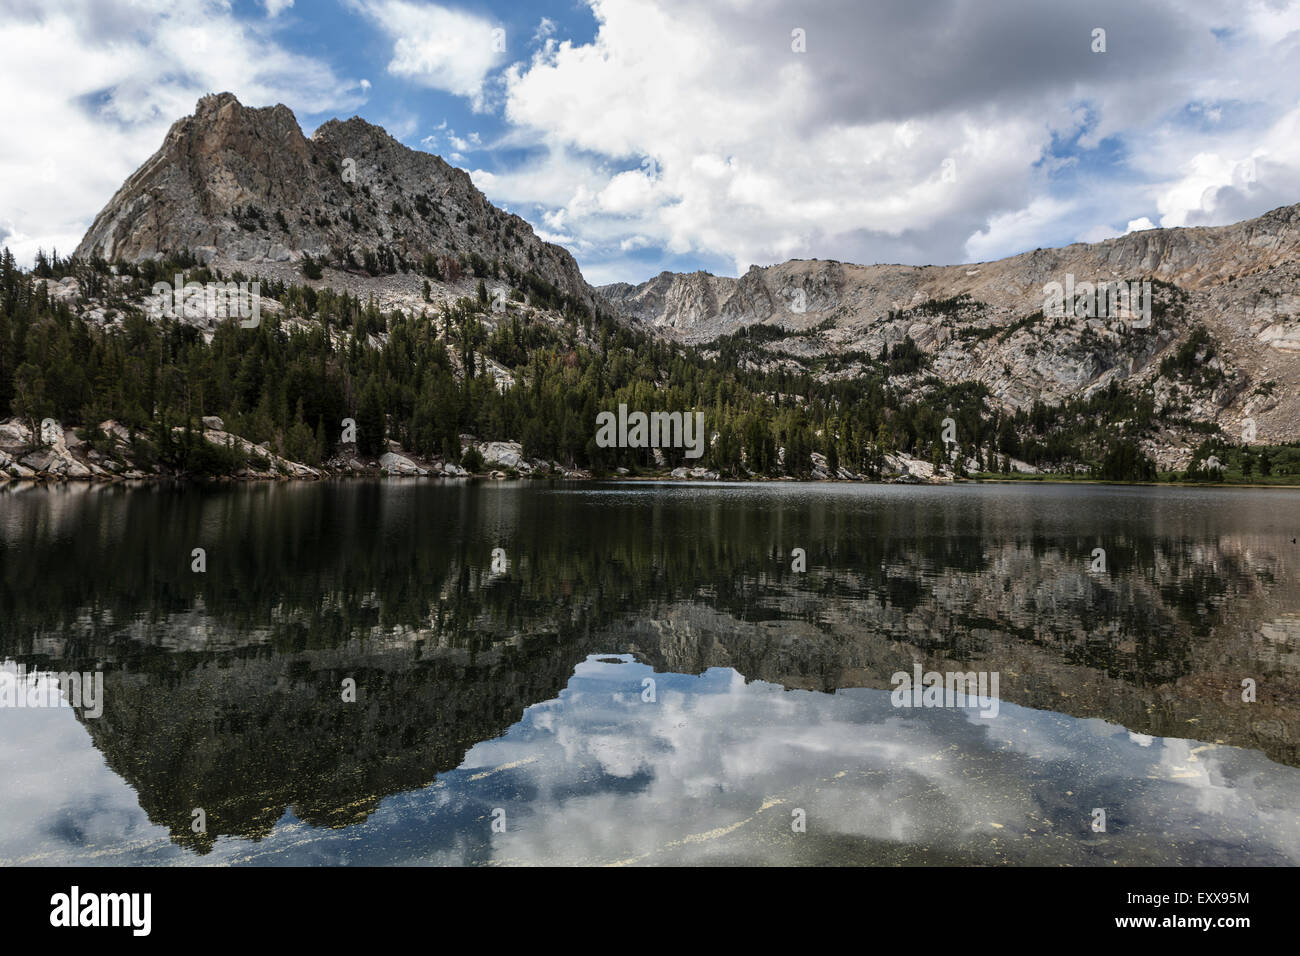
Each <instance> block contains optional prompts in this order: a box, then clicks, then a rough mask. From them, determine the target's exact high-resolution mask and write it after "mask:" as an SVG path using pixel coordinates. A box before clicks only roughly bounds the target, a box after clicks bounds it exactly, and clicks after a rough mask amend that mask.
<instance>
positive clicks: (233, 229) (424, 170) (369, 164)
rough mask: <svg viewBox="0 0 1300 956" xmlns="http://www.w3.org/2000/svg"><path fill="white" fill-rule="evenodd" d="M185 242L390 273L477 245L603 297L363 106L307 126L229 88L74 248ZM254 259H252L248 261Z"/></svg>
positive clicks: (549, 248)
mask: <svg viewBox="0 0 1300 956" xmlns="http://www.w3.org/2000/svg"><path fill="white" fill-rule="evenodd" d="M179 249H190V250H193V251H194V252H195V253H196V255H198V256H199V258H200V259H201V260H203V261H207V262H211V261H217V262H226V263H236V264H238V263H256V262H288V261H294V260H297V259H300V258H302V257H303V256H305V255H309V256H312V257H313V258H317V259H321V260H323V261H324V262H325V264H327V265H334V266H337V267H339V268H358V269H359V268H361V264H362V263H367V262H372V261H378V262H380V263H383V264H384V267H385V268H387V269H388V270H389V271H392V270H394V269H398V268H401V267H402V266H404V265H405V264H414V263H419V262H420V261H421V260H422V259H423V258H424V257H425V256H426V255H430V254H432V255H434V256H435V257H443V256H452V257H459V256H462V255H479V256H482V257H483V258H484V259H486V260H489V261H491V260H498V261H500V262H502V263H506V262H509V263H512V264H513V265H515V266H516V267H518V268H519V269H520V270H522V271H526V272H533V273H535V274H537V275H539V276H540V277H542V278H543V279H546V280H547V281H548V282H551V283H552V284H554V285H555V286H557V287H558V288H560V289H562V290H563V291H565V292H567V293H570V294H572V295H575V296H577V297H579V298H581V299H583V300H584V301H588V302H592V301H594V299H593V294H592V291H591V289H590V287H589V286H587V284H586V283H585V282H584V281H583V279H582V275H581V273H580V272H579V270H578V266H577V263H576V262H574V260H573V257H572V256H570V255H569V253H568V252H567V251H566V250H564V249H562V248H560V247H558V246H554V245H551V244H549V243H545V242H542V241H541V240H540V239H539V238H538V237H537V236H536V234H535V233H534V232H533V230H532V228H531V226H529V225H528V223H526V222H525V221H524V220H523V219H521V218H519V217H518V216H514V215H511V214H508V213H505V212H503V211H502V210H499V209H497V208H496V207H495V206H493V205H492V204H491V203H489V202H488V201H487V198H486V197H485V196H484V195H483V194H482V193H481V192H480V191H479V190H478V189H477V188H476V187H475V186H474V184H473V182H472V181H471V180H470V177H469V174H468V173H466V172H465V171H463V170H460V169H456V168H455V167H453V166H450V165H449V164H448V163H446V162H445V161H443V159H442V158H441V157H438V156H435V155H433V154H431V153H425V152H421V151H418V150H413V149H410V148H408V147H407V146H404V145H403V144H402V143H400V142H399V141H398V140H396V139H394V138H393V137H392V136H391V135H389V133H388V132H387V131H386V130H384V129H383V128H382V127H380V126H376V125H374V124H372V123H369V122H366V121H365V120H363V119H361V118H360V117H356V116H353V117H351V118H349V119H346V120H338V119H332V120H329V121H328V122H326V123H324V124H322V125H321V126H320V127H319V128H318V129H317V130H316V131H315V133H314V134H313V135H312V136H311V138H307V137H306V136H304V135H303V132H302V129H301V128H300V127H299V125H298V121H297V119H296V118H295V117H294V114H293V111H292V110H290V109H289V108H288V107H287V106H285V105H283V104H276V105H275V106H268V107H248V106H245V105H243V104H242V103H240V101H239V99H238V98H237V97H236V96H235V95H234V94H233V93H230V92H223V93H213V94H209V95H207V96H204V97H202V98H201V99H199V101H198V103H197V104H196V106H195V110H194V113H193V114H192V115H191V116H187V117H184V118H182V119H180V120H177V121H176V122H175V123H174V124H172V127H171V129H170V130H169V131H168V133H167V136H166V138H165V139H164V141H163V144H162V146H161V147H160V148H159V150H158V152H156V153H155V154H154V155H153V156H151V157H150V158H149V159H148V160H146V161H145V163H144V164H143V165H142V166H141V167H140V168H139V169H138V170H137V171H136V172H135V173H133V174H132V175H131V177H130V178H128V179H127V181H126V182H125V183H124V184H123V185H122V187H121V188H120V189H119V190H118V191H117V193H116V195H114V196H113V198H112V199H111V200H110V201H109V203H108V205H107V206H105V207H104V209H103V210H102V211H101V212H100V213H99V215H98V216H96V217H95V221H94V223H93V224H92V225H91V227H90V229H89V231H88V232H87V233H86V236H85V238H83V239H82V241H81V244H80V245H79V246H78V247H77V252H76V254H77V255H78V256H82V257H90V256H92V255H98V256H102V257H103V258H105V259H109V260H117V259H126V260H129V261H138V260H140V259H145V258H151V257H154V256H158V255H161V254H164V253H166V252H169V251H174V250H179ZM245 268H246V267H245Z"/></svg>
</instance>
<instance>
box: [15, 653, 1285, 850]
mask: <svg viewBox="0 0 1300 956" xmlns="http://www.w3.org/2000/svg"><path fill="white" fill-rule="evenodd" d="M651 675H653V677H654V679H655V681H656V684H657V688H656V689H657V697H658V699H657V701H656V702H655V703H647V702H643V701H642V699H641V679H642V678H643V677H647V676H651ZM0 772H3V774H4V777H5V780H6V783H7V785H6V786H5V787H4V788H0V819H2V820H4V821H5V824H6V825H5V827H4V828H3V829H2V830H0V861H2V862H21V861H24V860H30V861H32V862H37V861H39V862H49V863H57V862H64V863H75V862H93V861H95V860H100V861H102V862H108V863H122V862H150V863H156V862H179V863H193V862H204V863H216V862H281V863H299V864H338V863H355V864H379V863H434V864H441V865H458V864H462V863H498V864H500V863H519V864H541V863H611V862H709V861H716V862H733V863H735V862H739V863H745V862H748V863H759V862H775V863H780V862H814V861H819V860H831V861H837V862H871V861H880V860H889V861H897V860H898V859H899V857H898V856H897V854H900V853H908V854H911V855H910V856H909V857H908V859H909V860H911V861H913V862H923V861H925V860H931V861H935V862H942V861H944V860H955V861H971V862H1022V863H1038V864H1045V863H1046V864H1050V863H1079V864H1089V863H1106V864H1109V863H1110V862H1111V861H1113V860H1118V861H1120V862H1121V863H1124V862H1130V863H1131V862H1151V863H1180V862H1181V863H1231V862H1238V863H1240V862H1243V861H1246V862H1259V863H1291V864H1294V863H1297V862H1300V822H1298V820H1297V817H1298V815H1297V813H1296V801H1297V796H1296V795H1297V793H1298V792H1300V771H1296V770H1295V769H1292V768H1288V767H1283V766H1280V765H1277V764H1273V763H1270V762H1269V761H1267V760H1266V759H1265V758H1264V757H1263V756H1262V755H1260V754H1257V753H1254V752H1251V751H1246V750H1238V749H1234V748H1231V747H1216V746H1213V745H1206V744H1201V743H1196V742H1192V741H1186V740H1173V739H1163V738H1148V737H1144V736H1143V735H1132V734H1130V733H1129V732H1128V731H1126V730H1125V729H1124V728H1122V727H1118V726H1116V725H1113V724H1109V723H1106V722H1105V721H1102V720H1096V719H1090V720H1077V719H1073V718H1069V717H1065V716H1062V715H1060V714H1055V713H1051V712H1047V711H1033V710H1027V709H1024V708H1021V707H1017V706H1014V705H1009V704H1005V703H1004V704H1003V705H1002V709H1001V712H1000V714H999V716H998V717H997V718H994V719H992V720H989V719H984V718H980V717H979V716H978V715H977V712H976V711H973V710H972V711H954V710H937V709H936V710H926V709H915V710H900V709H895V708H894V707H893V706H891V704H890V702H889V692H888V691H885V690H880V691H875V690H862V689H853V690H841V691H839V692H838V693H836V694H833V695H826V694H819V693H815V692H811V691H786V690H783V689H782V688H780V687H778V686H776V685H772V684H766V683H762V682H751V683H748V684H746V683H745V681H744V680H743V678H742V677H741V676H740V675H739V674H737V673H736V672H734V671H732V670H730V669H724V668H713V669H710V670H708V671H706V672H705V673H703V674H701V675H698V676H691V675H681V674H664V673H658V674H654V673H653V672H652V671H651V670H650V669H649V668H648V667H646V666H644V665H641V664H636V663H630V662H629V663H623V664H606V663H598V662H596V661H594V660H588V661H587V662H585V663H583V664H580V665H579V666H578V667H577V669H576V671H575V673H574V675H573V677H572V679H571V680H570V682H569V685H568V687H567V688H566V689H565V690H564V691H563V692H562V693H561V695H560V696H559V698H558V699H556V700H551V701H546V702H543V703H540V704H537V705H534V706H532V707H530V708H528V710H527V711H526V712H525V714H524V716H523V719H521V720H520V721H519V722H518V723H516V724H515V725H514V726H512V727H511V728H510V729H509V730H508V731H507V732H506V733H505V734H504V735H503V736H501V737H498V738H496V739H493V740H488V741H484V742H482V743H479V744H477V745H475V746H474V747H472V748H471V750H470V751H469V753H468V754H467V755H466V757H465V759H464V761H463V762H462V764H461V766H460V767H459V768H458V769H457V770H455V771H453V772H450V773H445V774H443V775H441V776H440V777H439V779H438V780H437V781H435V782H433V783H432V784H431V785H429V786H427V787H424V788H422V789H418V790H414V791H410V792H407V793H402V794H397V795H395V796H392V797H389V798H387V799H385V800H384V801H383V803H382V805H381V807H380V809H379V810H378V811H377V812H376V813H375V814H374V815H373V816H371V817H370V819H368V820H366V821H365V822H363V823H360V824H357V825H354V826H351V827H348V828H346V829H342V830H317V829H313V828H311V827H309V826H306V825H304V824H302V823H300V822H299V821H298V820H297V819H296V817H295V816H294V815H293V813H292V812H290V813H287V814H286V816H285V819H284V820H282V821H281V822H280V824H279V825H278V826H277V827H276V829H275V831H274V832H273V833H272V834H270V835H269V836H268V837H267V838H265V839H264V840H262V841H261V842H259V843H252V842H249V841H245V840H239V839H231V838H223V839H221V840H219V841H218V843H217V846H216V847H215V849H214V850H213V852H212V853H211V854H209V855H208V856H205V857H196V856H194V855H193V854H192V853H190V852H189V851H187V850H183V849H181V848H179V847H176V846H174V845H172V844H171V843H170V841H169V840H168V837H167V833H166V831H165V830H164V829H163V828H161V827H156V826H153V825H151V824H149V823H148V821H147V820H146V819H145V816H144V814H143V812H142V811H141V810H140V809H139V807H138V804H137V801H136V795H135V793H134V792H133V791H132V790H131V789H130V788H128V787H127V786H126V785H125V784H123V783H122V781H121V779H120V778H119V777H118V776H117V775H116V774H114V773H113V772H112V771H110V770H109V769H108V768H107V766H106V765H105V763H104V760H103V758H102V757H101V756H100V754H99V753H98V752H97V751H96V750H95V749H94V747H93V746H92V745H91V743H90V740H89V738H88V736H87V735H86V733H85V730H84V728H82V727H81V726H80V725H79V724H77V722H76V720H75V719H74V718H73V716H72V714H71V712H70V711H65V710H58V711H0ZM1097 806H1100V807H1104V808H1106V810H1107V818H1108V830H1109V832H1108V833H1105V834H1093V833H1091V832H1090V829H1089V823H1090V820H1091V809H1092V808H1093V807H1097ZM494 807H503V808H504V809H505V810H506V813H507V819H508V830H507V832H506V833H504V834H493V833H492V832H491V830H490V826H491V814H492V809H493V808H494ZM795 808H801V809H803V810H805V811H806V812H807V825H808V832H807V833H806V834H800V835H796V834H793V833H792V832H791V829H790V822H791V811H792V810H793V809H795ZM37 844H38V845H39V846H40V849H39V850H38V851H33V850H32V847H33V845H37ZM890 854H894V855H892V856H891V855H890Z"/></svg>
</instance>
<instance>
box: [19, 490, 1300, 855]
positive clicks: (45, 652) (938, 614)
mask: <svg viewBox="0 0 1300 956" xmlns="http://www.w3.org/2000/svg"><path fill="white" fill-rule="evenodd" d="M1061 491H1062V493H1068V494H1072V495H1074V496H1075V497H1073V498H1065V499H1058V498H1055V497H1053V495H1054V494H1056V492H1055V490H1053V489H1028V490H1026V489H1013V490H1006V489H920V490H906V491H904V492H903V493H902V494H900V493H899V492H900V489H889V490H886V491H883V492H882V491H879V490H875V491H872V490H870V489H868V490H867V491H866V492H863V491H862V490H861V489H857V490H853V491H841V492H836V491H834V490H832V491H830V492H825V491H822V492H818V493H816V494H811V493H810V494H807V495H805V494H802V493H801V492H799V491H797V490H795V492H794V493H791V489H782V488H771V489H764V490H760V491H756V492H750V491H748V490H746V491H737V490H735V489H716V490H710V489H700V488H696V489H690V490H689V492H687V490H685V489H658V490H656V489H653V488H647V487H643V486H642V487H636V488H633V489H630V490H626V491H620V492H612V491H609V490H601V489H599V488H596V487H592V486H586V487H584V488H583V489H581V490H577V489H563V488H562V489H558V490H552V489H547V488H543V487H519V486H503V485H486V486H482V485H479V486H464V485H434V484H428V483H425V484H403V483H388V484H377V483H350V484H346V485H339V484H321V485H311V486H303V485H288V486H258V487H254V488H241V489H236V490H233V491H230V490H211V491H203V492H200V491H196V490H194V489H190V490H187V491H180V490H168V489H164V488H149V489H143V490H140V491H132V492H127V491H124V490H121V489H112V488H108V489H103V488H97V489H88V490H86V491H81V492H73V491H69V490H63V489H60V490H57V491H50V492H44V491H42V492H28V493H26V494H22V495H11V496H9V497H8V498H7V499H6V501H5V505H6V507H5V508H4V509H3V510H2V511H0V620H3V621H4V622H5V624H4V629H3V631H0V653H2V654H8V655H14V656H17V657H18V658H19V659H21V660H24V661H26V662H27V663H28V664H29V665H34V666H46V667H51V668H53V669H56V670H57V669H70V668H73V667H77V668H82V667H85V666H87V665H93V664H95V663H103V664H104V665H105V667H106V669H107V670H108V678H107V681H106V711H105V714H104V716H103V718H101V719H100V720H98V721H87V722H86V724H85V725H86V727H87V729H88V730H89V732H90V733H91V735H92V737H93V738H94V741H95V744H96V746H97V747H99V749H100V750H101V751H103V753H104V754H105V756H106V758H107V759H108V761H109V764H110V766H112V767H113V769H114V770H115V771H116V772H117V773H118V774H120V775H121V776H122V777H123V778H125V779H126V780H127V781H128V782H129V783H130V784H131V785H132V786H133V787H135V789H136V790H137V791H138V792H139V794H140V802H141V806H142V807H143V808H144V809H145V810H146V812H147V813H148V815H149V817H150V819H151V820H153V821H154V822H156V823H161V824H164V825H166V826H167V827H168V828H169V829H170V830H171V832H172V834H173V838H174V839H176V840H177V841H178V842H182V843H184V844H186V845H190V846H194V847H196V848H202V847H206V846H210V845H211V842H212V840H213V839H214V838H215V837H216V836H217V835H220V834H237V835H240V836H246V837H256V836H258V835H260V834H264V833H266V832H268V831H269V830H270V828H271V827H272V826H273V825H274V824H275V823H276V822H277V821H278V820H279V819H280V817H281V816H282V815H283V812H284V810H285V809H286V808H292V809H293V810H294V812H295V813H296V814H297V815H298V816H299V818H301V819H303V820H305V821H307V822H308V823H311V824H314V825H318V826H343V825H347V824H350V823H353V822H356V821H358V820H361V819H364V818H365V817H366V816H367V815H368V814H369V813H370V812H371V811H372V810H373V809H374V807H375V806H376V805H377V803H378V801H379V800H380V799H382V798H383V797H384V796H386V795H388V794H392V793H396V792H401V791H404V790H410V789H413V788H416V787H419V786H422V785H424V784H427V783H429V782H430V781H432V780H433V779H434V777H435V776H436V775H437V774H439V773H442V772H444V771H445V770H447V769H450V768H453V767H455V766H457V765H458V764H459V763H460V761H461V758H462V756H463V754H464V752H465V750H466V749H467V748H468V747H469V746H470V745H472V744H473V743H475V742H477V741H479V740H483V739H487V738H490V737H494V736H496V735H498V734H500V733H502V732H503V731H504V730H505V729H506V728H507V727H509V726H510V725H511V724H512V723H514V722H515V721H517V720H518V719H519V717H520V715H521V714H522V712H523V710H524V709H525V708H526V707H527V706H529V705H530V704H532V703H535V702H538V701H543V700H549V699H552V698H554V697H555V696H557V694H558V693H559V692H560V691H561V689H563V688H564V687H565V685H566V682H567V681H568V679H569V676H570V675H571V674H572V672H573V668H574V666H575V665H576V664H577V663H578V662H579V661H581V660H582V659H583V658H584V657H585V656H586V655H587V654H589V653H594V652H620V651H629V650H631V651H635V652H637V653H638V654H639V655H641V656H642V658H643V659H644V660H646V661H648V662H650V663H651V664H653V665H654V666H655V667H656V668H657V669H660V670H670V671H675V672H680V673H699V672H701V671H702V670H704V669H706V668H708V667H710V666H729V667H734V668H735V669H736V670H738V671H739V672H741V673H742V674H744V675H745V676H746V677H747V678H761V679H764V680H767V681H772V682H776V683H781V684H784V685H785V686H787V687H802V688H809V689H816V690H824V691H831V690H835V689H837V688H840V687H850V686H862V687H876V688H882V687H888V686H889V677H890V675H891V674H892V673H894V672H895V671H898V670H910V668H911V665H912V662H913V661H914V660H915V661H920V662H922V663H923V664H924V665H925V666H926V667H927V669H931V668H932V669H940V670H942V669H955V668H956V667H958V666H960V667H961V669H963V670H968V669H985V670H997V671H998V672H999V673H1000V675H1001V687H1000V690H1001V696H1002V697H1003V699H1004V700H1007V701H1010V702H1013V703H1019V704H1023V705H1025V706H1029V707H1033V708H1038V709H1044V710H1052V711H1057V712H1061V713H1066V714H1070V715H1075V716H1097V717H1103V718H1105V719H1108V720H1111V721H1114V722H1117V723H1120V724H1123V725H1124V726H1126V727H1128V728H1129V729H1131V730H1134V731H1137V732H1140V733H1147V734H1153V735H1161V736H1173V737H1195V738H1198V739H1203V740H1221V741H1223V742H1225V743H1230V744H1236V745H1239V746H1247V747H1252V748H1257V749H1260V750H1262V751H1264V752H1265V753H1266V754H1267V755H1268V756H1270V757H1271V758H1272V759H1274V760H1277V761H1279V762H1283V763H1287V764H1290V765H1293V766H1294V765H1300V754H1297V745H1296V741H1297V740H1300V721H1298V719H1297V716H1298V715H1300V698H1298V692H1297V689H1296V688H1297V686H1298V684H1297V681H1296V677H1297V676H1298V675H1297V671H1300V660H1298V659H1297V656H1296V647H1297V643H1298V641H1300V604H1298V603H1297V596H1296V588H1295V583H1296V579H1297V575H1296V567H1295V564H1296V560H1297V557H1296V551H1295V549H1294V548H1293V546H1291V545H1290V541H1289V536H1287V535H1283V534H1280V533H1278V532H1276V531H1275V530H1274V529H1273V527H1272V524H1273V517H1274V512H1275V509H1276V508H1277V503H1276V501H1275V500H1270V496H1261V498H1250V497H1245V496H1240V495H1239V496H1238V497H1236V498H1235V499H1234V498H1228V499H1226V500H1227V505H1226V506H1225V505H1224V503H1223V502H1215V503H1213V505H1212V506H1210V507H1207V508H1205V509H1201V510H1198V509H1195V508H1189V507H1188V502H1189V501H1195V500H1197V499H1195V498H1193V497H1189V496H1184V497H1183V498H1177V499H1175V498H1170V497H1166V496H1162V495H1160V494H1158V493H1153V492H1141V493H1132V494H1131V495H1130V496H1129V497H1125V496H1123V495H1110V494H1107V493H1108V492H1110V491H1112V490H1111V489H1101V490H1097V489H1093V490H1092V491H1091V492H1090V493H1087V494H1085V493H1081V492H1078V491H1076V490H1074V489H1062V490H1061ZM963 492H965V493H963ZM1089 494H1091V495H1092V496H1094V497H1089ZM873 495H874V497H873ZM908 495H910V496H911V497H908ZM1261 499H1264V500H1262V501H1261ZM1227 529H1231V530H1230V531H1229V530H1227ZM1098 541H1102V542H1104V543H1105V545H1106V548H1107V556H1108V565H1109V568H1110V570H1109V571H1108V572H1107V573H1106V574H1094V573H1090V572H1089V570H1088V567H1089V559H1090V555H1091V552H1092V549H1093V548H1094V547H1096V546H1098V545H1097V542H1098ZM795 546H801V547H804V548H806V549H807V552H808V567H809V571H808V573H807V574H795V573H792V572H791V571H790V558H789V552H790V548H791V547H795ZM194 547H204V548H205V549H206V551H207V554H208V572H207V573H206V574H194V573H192V572H191V571H190V570H189V560H190V558H189V555H190V551H191V549H192V548H194ZM497 547H500V548H504V549H505V551H506V553H507V555H508V557H509V566H508V569H507V570H506V571H505V572H504V573H493V572H492V571H491V564H492V559H491V552H492V549H493V548H497ZM521 635H526V636H521ZM950 665H951V666H950ZM345 677H353V678H355V679H356V680H357V683H358V686H359V688H360V690H361V693H360V700H359V702H358V703H356V704H345V703H344V702H343V701H342V699H341V682H342V680H343V679H344V678H345ZM1243 677H1252V678H1254V679H1255V680H1256V681H1257V682H1258V686H1259V702H1258V703H1256V704H1243V703H1242V702H1241V700H1240V694H1241V690H1240V684H1241V679H1242V678H1243ZM198 807H202V808H203V809H204V810H205V812H206V813H207V821H208V834H207V835H206V836H197V835H195V834H193V833H192V832H191V830H190V822H191V812H192V810H193V809H195V808H198Z"/></svg>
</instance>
